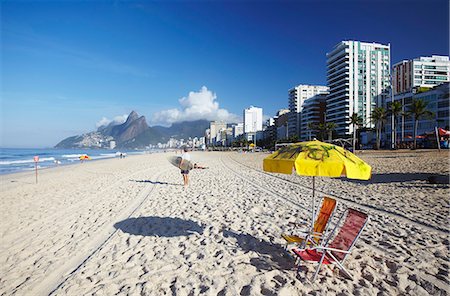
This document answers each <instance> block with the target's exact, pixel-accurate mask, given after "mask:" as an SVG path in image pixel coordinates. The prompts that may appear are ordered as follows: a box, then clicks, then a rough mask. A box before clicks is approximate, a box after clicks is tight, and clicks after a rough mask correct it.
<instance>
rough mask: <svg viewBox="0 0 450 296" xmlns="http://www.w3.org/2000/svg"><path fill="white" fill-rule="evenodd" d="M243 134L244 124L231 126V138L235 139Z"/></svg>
mask: <svg viewBox="0 0 450 296" xmlns="http://www.w3.org/2000/svg"><path fill="white" fill-rule="evenodd" d="M243 133H244V123H242V122H240V123H238V124H235V125H233V137H234V138H237V137H239V136H240V135H242V134H243Z"/></svg>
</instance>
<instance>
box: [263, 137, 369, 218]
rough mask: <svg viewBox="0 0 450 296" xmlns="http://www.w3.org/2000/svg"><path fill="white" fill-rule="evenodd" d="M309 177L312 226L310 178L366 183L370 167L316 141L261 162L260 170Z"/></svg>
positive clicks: (291, 148) (313, 215) (277, 152)
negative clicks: (356, 180) (342, 179)
mask: <svg viewBox="0 0 450 296" xmlns="http://www.w3.org/2000/svg"><path fill="white" fill-rule="evenodd" d="M294 169H295V171H296V172H297V174H298V175H301V176H312V177H313V194H312V198H313V200H312V201H313V210H312V218H313V219H312V224H313V223H314V218H315V213H314V212H315V206H314V192H315V178H314V177H316V176H317V177H347V178H349V179H358V180H369V179H370V177H371V174H372V168H371V167H370V165H368V164H367V163H365V162H364V161H363V160H361V159H360V158H359V157H357V156H356V155H354V154H353V153H351V152H350V151H347V150H345V149H344V148H342V147H339V146H336V145H333V144H329V143H324V142H320V141H309V142H299V143H295V144H292V145H289V146H286V147H283V148H281V149H280V150H278V151H276V152H274V153H272V154H271V155H269V156H268V157H266V158H265V159H264V160H263V170H264V171H266V172H272V173H282V174H291V173H292V172H293V170H294Z"/></svg>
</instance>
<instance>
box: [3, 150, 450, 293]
mask: <svg viewBox="0 0 450 296" xmlns="http://www.w3.org/2000/svg"><path fill="white" fill-rule="evenodd" d="M171 155H172V154H163V153H161V154H151V155H140V156H133V157H128V158H126V159H121V160H118V159H114V160H102V161H96V162H87V163H84V164H79V165H73V166H68V167H59V168H55V169H48V170H44V171H42V172H41V174H40V179H39V184H34V175H32V174H31V173H22V174H15V175H6V176H2V177H1V178H2V179H1V204H0V213H1V217H2V223H1V227H0V232H1V237H2V241H1V249H0V268H1V279H0V294H1V295H48V294H52V295H198V294H205V295H325V294H326V295H353V294H359V295H378V294H380V295H397V294H409V295H428V294H430V295H447V294H449V292H450V291H449V288H448V287H449V285H448V284H449V280H448V268H449V259H448V258H449V256H448V247H449V241H448V216H449V202H448V201H449V200H448V198H449V193H450V190H449V186H448V185H445V184H444V185H442V184H430V183H429V182H427V178H428V176H431V175H448V174H449V168H448V154H446V153H442V154H437V153H434V152H431V153H427V152H419V151H418V152H414V153H412V152H408V153H384V154H382V153H366V154H362V155H361V157H362V158H363V159H365V160H366V161H367V162H369V163H370V164H371V165H372V166H373V169H374V178H373V179H372V180H371V181H368V182H363V181H361V182H355V181H349V180H345V179H326V178H321V179H319V180H318V182H317V189H318V192H319V193H320V194H319V195H331V196H334V197H336V198H337V199H338V200H339V202H340V203H339V207H338V211H339V212H342V211H343V210H344V209H345V208H347V207H354V208H357V209H361V210H362V211H365V212H368V213H369V214H370V215H371V218H372V220H371V222H370V224H369V225H368V227H367V229H366V230H365V232H364V233H363V235H362V237H361V239H360V241H359V242H358V243H357V245H356V248H355V250H354V252H353V253H352V255H351V256H350V257H349V259H348V260H347V261H346V266H347V267H348V269H349V270H350V271H351V273H352V275H353V279H347V278H346V277H345V276H343V275H342V274H340V272H339V271H338V270H335V271H333V270H332V269H331V268H328V267H327V268H323V269H322V271H321V273H320V275H319V279H318V280H317V282H315V283H310V282H309V281H307V280H306V279H305V277H310V276H311V275H312V273H313V271H314V266H312V265H308V266H307V268H306V270H304V271H303V272H302V273H301V274H300V278H299V279H298V278H296V273H295V266H294V261H293V259H292V258H290V257H289V256H287V255H286V254H285V252H284V251H283V247H282V243H283V241H282V239H281V237H280V234H281V233H282V232H284V231H289V227H288V222H289V221H295V220H296V219H297V218H298V217H305V218H308V217H309V208H310V207H311V188H310V187H311V180H310V178H307V177H300V176H295V175H277V174H267V173H264V172H262V169H261V167H262V159H263V157H264V156H265V155H264V154H242V153H241V154H240V153H231V152H230V153H225V152H224V153H219V152H203V153H201V152H195V153H193V154H192V156H193V158H194V160H195V161H198V162H200V163H201V164H204V165H206V166H208V167H209V169H207V170H194V171H192V172H191V181H192V182H191V184H190V186H189V187H188V188H187V190H184V189H183V186H182V179H181V176H180V174H179V171H178V170H177V169H176V168H175V167H173V166H172V165H171V164H170V163H169V162H168V161H167V157H168V156H171Z"/></svg>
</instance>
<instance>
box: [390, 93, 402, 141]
mask: <svg viewBox="0 0 450 296" xmlns="http://www.w3.org/2000/svg"><path fill="white" fill-rule="evenodd" d="M402 107H403V106H402V103H401V102H400V101H395V102H392V104H391V110H390V113H391V116H393V117H394V120H393V121H392V127H391V128H392V130H393V131H394V132H393V136H394V138H393V139H392V141H393V143H394V149H395V148H397V124H396V122H397V117H398V115H399V114H401V112H402Z"/></svg>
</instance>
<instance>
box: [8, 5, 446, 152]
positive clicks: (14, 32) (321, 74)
mask: <svg viewBox="0 0 450 296" xmlns="http://www.w3.org/2000/svg"><path fill="white" fill-rule="evenodd" d="M0 5H1V90H0V91H1V92H0V95H1V114H0V115H1V126H0V129H1V141H0V146H3V147H51V146H54V145H55V144H56V143H57V142H59V141H60V140H62V139H63V138H65V137H68V136H72V135H78V134H82V133H84V132H89V131H92V130H95V129H96V125H98V124H99V122H108V121H110V120H114V118H116V119H117V118H118V117H121V118H123V115H126V114H128V113H130V112H131V111H132V110H135V111H137V112H138V113H139V114H140V115H145V116H146V118H147V121H148V122H149V124H151V125H154V124H166V125H167V124H170V123H171V122H173V121H178V120H185V119H187V120H190V119H197V118H198V117H204V118H206V119H214V118H228V119H235V118H236V117H239V116H241V114H242V110H243V109H244V108H246V107H248V106H250V105H255V106H259V107H262V108H263V110H264V114H265V115H268V116H273V115H274V114H275V112H276V111H277V110H278V109H280V108H286V107H287V91H288V89H289V88H291V87H293V86H295V85H298V84H323V85H325V84H326V77H325V73H326V59H325V55H326V53H327V52H328V51H330V50H331V49H332V47H333V46H334V45H335V44H337V43H338V42H340V41H342V40H360V41H367V42H379V43H384V44H387V43H390V44H391V51H392V52H391V56H392V61H393V62H397V61H400V60H402V59H409V58H414V57H418V56H424V55H432V54H438V55H448V52H449V48H448V44H449V39H448V35H449V29H448V28H449V16H448V11H449V7H448V1H438V0H431V1H430V0H428V1H384V0H377V1H375V0H374V1H313V0H310V1H164V2H158V1H156V2H154V1H152V2H150V1H126V2H121V1H114V2H109V1H98V2H90V1H80V2H77V1H2V2H1V4H0Z"/></svg>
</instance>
